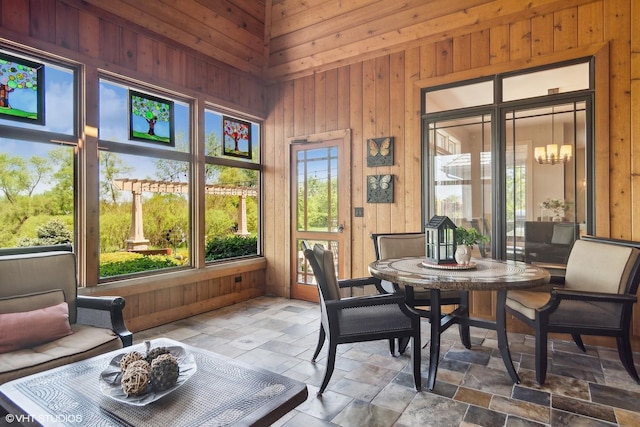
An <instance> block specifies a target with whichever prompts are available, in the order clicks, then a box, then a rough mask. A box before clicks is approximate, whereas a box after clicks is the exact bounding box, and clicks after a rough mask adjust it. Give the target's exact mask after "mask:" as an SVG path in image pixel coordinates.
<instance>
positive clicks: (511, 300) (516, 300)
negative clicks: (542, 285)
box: [506, 291, 551, 320]
mask: <svg viewBox="0 0 640 427" xmlns="http://www.w3.org/2000/svg"><path fill="white" fill-rule="evenodd" d="M550 299H551V295H550V294H549V293H548V292H536V291H508V292H507V301H506V305H507V307H509V308H510V309H512V310H514V311H517V312H518V313H522V314H523V315H525V316H526V317H528V318H529V319H531V320H535V318H536V309H538V308H540V307H542V306H543V305H545V304H546V303H548V302H549V300H550Z"/></svg>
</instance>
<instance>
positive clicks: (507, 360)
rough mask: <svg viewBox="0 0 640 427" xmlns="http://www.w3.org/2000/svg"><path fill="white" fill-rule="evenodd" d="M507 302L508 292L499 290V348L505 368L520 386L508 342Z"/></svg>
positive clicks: (497, 325) (497, 316)
mask: <svg viewBox="0 0 640 427" xmlns="http://www.w3.org/2000/svg"><path fill="white" fill-rule="evenodd" d="M506 301H507V290H506V289H499V290H498V301H497V304H496V333H497V335H498V348H499V349H500V354H501V355H502V361H503V362H504V366H505V367H506V368H507V372H509V376H511V379H512V380H513V382H514V383H515V384H520V377H519V376H518V374H517V372H516V369H515V368H514V366H513V360H511V353H510V352H509V341H508V340H507V312H506V310H505V308H504V306H505V303H506Z"/></svg>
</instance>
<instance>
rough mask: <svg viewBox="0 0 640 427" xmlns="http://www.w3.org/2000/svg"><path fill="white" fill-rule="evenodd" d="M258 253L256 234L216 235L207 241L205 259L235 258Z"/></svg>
mask: <svg viewBox="0 0 640 427" xmlns="http://www.w3.org/2000/svg"><path fill="white" fill-rule="evenodd" d="M257 253H258V238H257V237H256V236H248V237H241V236H231V237H216V238H214V239H212V240H210V241H208V242H207V247H206V248H205V260H207V261H213V260H216V259H225V258H237V257H241V256H247V255H256V254H257Z"/></svg>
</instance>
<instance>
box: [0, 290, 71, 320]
mask: <svg viewBox="0 0 640 427" xmlns="http://www.w3.org/2000/svg"><path fill="white" fill-rule="evenodd" d="M61 302H65V299H64V292H63V291H62V290H61V289H54V290H51V291H46V292H37V293H34V294H26V295H16V296H13V297H7V298H0V314H5V313H20V312H24V311H32V310H37V309H39V308H45V307H51V306H53V305H57V304H60V303H61Z"/></svg>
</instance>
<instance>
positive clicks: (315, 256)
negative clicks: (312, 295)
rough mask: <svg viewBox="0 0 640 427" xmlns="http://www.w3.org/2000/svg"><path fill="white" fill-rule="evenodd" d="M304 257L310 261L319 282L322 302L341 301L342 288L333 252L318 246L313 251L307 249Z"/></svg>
mask: <svg viewBox="0 0 640 427" xmlns="http://www.w3.org/2000/svg"><path fill="white" fill-rule="evenodd" d="M304 256H305V257H307V260H309V264H311V269H312V270H313V274H314V276H315V277H316V281H317V282H318V290H319V292H320V298H321V299H322V300H339V299H340V287H339V286H338V278H337V276H336V269H335V264H334V262H333V252H331V251H330V250H328V249H325V248H324V247H323V246H322V245H319V244H316V245H314V246H313V249H305V251H304Z"/></svg>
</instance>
